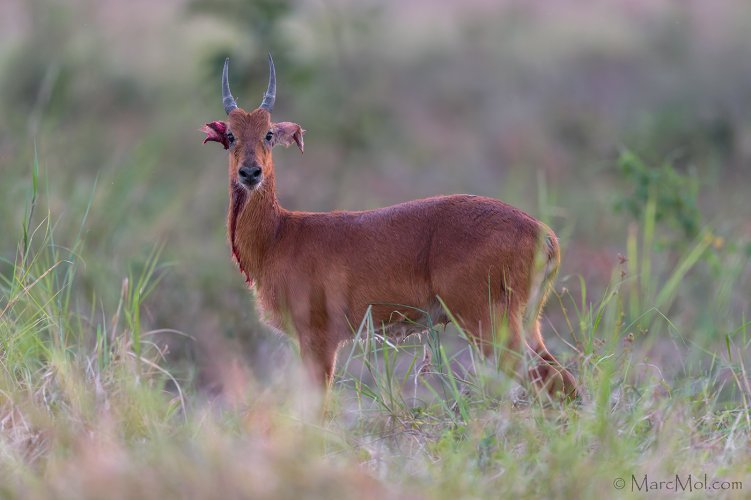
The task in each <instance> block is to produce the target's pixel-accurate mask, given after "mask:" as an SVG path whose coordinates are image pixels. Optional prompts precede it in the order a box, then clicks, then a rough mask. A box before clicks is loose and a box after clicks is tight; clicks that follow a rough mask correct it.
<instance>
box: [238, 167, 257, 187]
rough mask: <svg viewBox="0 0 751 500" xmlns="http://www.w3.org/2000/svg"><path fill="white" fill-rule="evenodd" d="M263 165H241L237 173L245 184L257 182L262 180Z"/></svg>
mask: <svg viewBox="0 0 751 500" xmlns="http://www.w3.org/2000/svg"><path fill="white" fill-rule="evenodd" d="M262 173H263V171H262V170H261V167H241V168H240V170H238V172H237V175H238V176H239V177H240V180H241V181H242V182H244V183H245V184H257V183H258V182H259V181H260V180H261V174H262Z"/></svg>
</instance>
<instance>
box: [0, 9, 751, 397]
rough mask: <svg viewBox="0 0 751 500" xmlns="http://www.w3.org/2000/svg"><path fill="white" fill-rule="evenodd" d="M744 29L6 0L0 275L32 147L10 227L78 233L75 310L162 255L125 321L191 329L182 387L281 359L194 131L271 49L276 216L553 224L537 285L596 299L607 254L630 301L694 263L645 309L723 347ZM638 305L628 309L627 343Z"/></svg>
mask: <svg viewBox="0 0 751 500" xmlns="http://www.w3.org/2000/svg"><path fill="white" fill-rule="evenodd" d="M748 26H751V6H749V4H748V2H746V1H744V0H734V1H726V2H722V3H721V4H717V3H715V2H702V1H684V2H651V1H646V0H645V1H622V2H608V3H600V2H585V4H582V3H581V2H574V1H571V0H556V1H545V2H526V1H525V2H522V1H510V0H505V1H487V0H468V1H465V2H461V4H459V3H456V2H450V1H439V2H436V1H433V0H430V1H428V0H414V1H411V2H395V1H386V2H384V1H362V2H350V1H346V0H332V1H326V2H318V1H308V0H300V1H295V0H260V1H255V2H246V1H244V0H168V1H160V2H152V1H148V0H131V1H129V2H121V1H115V0H111V1H93V0H68V1H62V0H4V1H3V2H2V3H1V4H0V116H2V120H0V175H1V177H0V178H1V179H2V180H1V181H0V200H2V203H0V257H2V259H0V274H5V275H8V274H10V273H11V272H12V271H11V269H12V266H13V262H14V261H15V260H16V257H17V255H18V252H19V248H18V242H19V241H20V240H21V235H22V227H23V224H22V222H23V221H24V220H25V219H26V218H27V217H28V212H29V210H30V204H29V200H30V193H31V190H32V176H33V170H34V167H33V166H34V161H35V155H36V157H37V159H38V162H39V165H40V168H41V170H40V178H41V181H40V186H42V187H41V190H42V192H41V193H40V195H39V197H38V203H37V207H36V208H35V213H34V214H32V222H33V223H32V224H31V226H32V228H33V227H34V226H35V225H36V224H39V222H40V221H41V220H42V219H43V218H44V217H46V216H49V218H50V220H51V222H52V224H53V225H54V226H55V235H56V241H55V244H56V245H58V246H60V247H61V248H66V247H71V246H73V245H74V243H75V242H76V241H78V240H77V238H78V236H77V235H79V234H81V247H80V248H78V247H77V248H78V251H79V254H80V256H81V258H82V267H81V268H80V269H79V270H78V282H77V283H78V285H77V287H76V289H75V293H74V297H73V303H74V304H75V307H76V308H78V309H80V310H83V311H88V310H91V309H92V308H93V309H94V310H97V311H102V313H103V314H105V313H106V314H108V315H111V314H112V313H113V312H114V311H115V309H116V307H117V304H118V300H119V298H120V290H121V287H120V283H121V281H122V280H123V278H124V277H127V276H129V275H131V276H133V275H138V274H139V273H141V272H142V271H143V270H144V269H145V268H147V267H148V265H149V262H150V260H149V259H150V256H151V255H152V253H153V251H154V249H155V248H158V249H161V254H160V259H159V265H158V266H157V269H156V271H155V273H156V275H157V276H158V278H159V280H160V281H159V284H158V286H157V287H156V288H155V290H154V292H153V293H152V294H151V295H150V296H149V297H148V300H146V302H145V311H144V315H143V317H142V318H141V320H142V321H144V322H146V324H147V325H148V326H149V327H151V328H153V329H159V328H170V329H175V330H179V331H181V332H184V333H186V334H188V335H190V336H192V337H194V338H196V339H197V342H192V341H182V340H181V341H177V340H174V339H173V338H172V337H169V336H167V337H168V338H170V339H172V340H170V342H172V344H171V349H172V352H171V358H170V359H171V362H172V363H174V364H175V365H176V366H181V367H182V371H181V372H180V373H181V377H183V378H187V379H190V378H191V377H196V378H195V380H198V381H199V382H200V383H201V384H204V385H205V386H208V387H213V386H217V387H218V386H221V384H222V382H221V374H217V373H215V371H216V368H215V365H222V364H223V363H222V362H218V363H217V362H212V359H213V360H222V359H226V357H227V356H231V355H232V356H237V357H239V359H241V360H243V361H242V362H243V363H244V364H248V365H250V366H252V367H254V369H257V370H256V371H257V374H258V375H261V376H262V375H263V374H264V373H267V372H268V371H269V367H271V366H274V365H276V364H277V363H278V361H279V358H280V357H284V356H286V355H287V354H286V353H287V351H288V350H287V349H286V348H285V347H280V346H283V345H284V342H283V341H282V340H280V339H279V338H277V337H275V336H274V335H272V334H269V333H268V332H266V330H265V329H264V327H263V326H261V325H260V324H259V323H258V320H257V318H256V315H255V313H254V309H253V307H252V306H251V298H250V294H249V293H247V292H246V291H245V290H244V284H243V279H242V278H241V276H240V275H239V273H237V272H236V270H235V269H234V266H233V264H232V263H231V261H230V257H229V251H228V248H227V244H226V235H225V226H224V214H225V210H226V204H227V194H226V182H227V180H226V167H225V165H226V156H225V154H224V152H223V151H221V150H220V149H218V148H216V147H213V146H208V147H207V146H202V145H201V141H202V136H201V134H200V133H199V132H198V129H199V128H200V127H201V125H202V124H203V123H205V122H207V121H212V120H216V119H222V118H223V112H222V107H221V102H220V101H221V99H220V89H219V77H220V65H221V61H222V60H223V59H224V57H226V56H230V57H231V58H232V67H231V68H232V69H231V78H232V88H233V91H234V94H235V95H236V96H237V98H238V101H239V103H240V105H241V106H245V107H254V106H255V105H257V103H258V102H260V98H261V96H262V92H263V89H264V87H265V82H266V65H265V55H266V53H267V52H269V51H270V52H272V53H273V55H274V57H275V60H276V66H277V72H278V79H279V89H278V100H277V107H276V109H275V117H276V118H277V119H278V120H291V121H295V122H298V123H300V124H301V125H302V126H303V127H304V128H306V129H307V130H308V133H307V135H306V145H307V148H306V153H305V155H304V156H300V155H299V154H297V153H296V152H295V151H292V150H289V151H278V152H277V153H276V164H277V171H278V187H279V196H280V199H281V202H282V204H283V205H284V206H285V207H287V208H290V209H303V210H330V209H335V208H339V209H367V208H374V207H378V206H382V205H386V204H392V203H397V202H401V201H405V200H409V199H413V198H417V197H423V196H428V195H434V194H441V193H456V192H467V193H475V194H481V195H487V196H492V197H498V198H501V199H503V200H505V201H507V202H509V203H512V204H515V205H517V206H519V207H521V208H523V209H525V210H526V211H528V212H529V213H531V214H532V215H534V216H537V217H539V218H542V219H543V220H545V221H546V222H547V223H548V224H550V225H551V226H552V227H553V228H554V229H555V230H556V232H557V233H558V234H559V235H560V237H561V240H562V246H563V248H564V258H563V268H562V273H561V278H560V279H559V282H558V288H559V290H560V289H562V288H566V289H567V290H569V291H570V292H571V293H572V295H573V296H578V295H579V293H580V288H581V284H580V281H579V279H578V277H579V276H581V277H583V278H584V280H585V282H586V283H588V286H589V289H590V292H592V291H596V292H598V293H599V291H603V290H605V288H606V287H607V286H608V283H609V282H610V279H611V274H612V273H613V269H614V268H618V266H619V265H620V266H621V268H623V269H625V270H624V271H623V272H624V277H625V278H626V279H627V280H630V281H629V282H628V283H629V286H631V287H640V289H643V290H644V291H646V292H649V290H650V286H651V285H650V283H654V282H656V281H658V280H663V279H665V278H667V276H660V273H661V272H663V271H662V270H664V269H673V266H674V265H675V264H676V263H679V262H680V259H681V256H683V255H685V252H686V251H689V250H690V249H692V248H699V250H698V251H697V257H696V260H695V262H692V263H691V264H692V265H691V266H690V269H688V270H687V271H686V273H685V275H683V276H682V278H684V279H681V280H679V283H678V285H679V286H675V290H672V291H671V297H670V300H669V301H667V302H666V303H665V304H663V305H665V306H666V307H668V308H669V310H662V311H661V312H662V313H665V314H669V315H670V318H671V321H672V324H673V326H674V327H675V328H679V329H680V330H681V331H683V332H689V333H688V334H689V335H691V333H690V332H700V333H697V334H696V336H695V338H692V342H696V343H697V344H699V345H707V344H711V343H713V342H718V341H719V342H722V341H723V339H724V335H725V334H726V333H727V332H730V331H733V330H734V329H736V328H737V327H738V325H739V324H740V323H741V320H740V318H741V317H744V316H743V315H746V316H747V315H748V313H749V310H748V297H749V296H750V293H751V285H750V283H751V280H749V278H751V270H750V269H749V265H748V262H749V255H751V246H750V245H749V241H751V222H750V221H751V218H749V215H751V210H749V201H748V195H749V188H750V187H751V183H750V182H749V165H751V56H750V54H751V32H749V30H748ZM650 207H651V208H650ZM85 216H86V217H85ZM645 218H646V220H648V221H650V224H652V225H653V228H652V229H653V232H647V233H643V232H642V230H641V229H639V228H640V227H641V225H642V223H643V222H644V220H645ZM84 219H85V222H83V223H82V221H84ZM34 222H35V223H36V224H35V223H34ZM629 237H630V238H631V246H632V248H631V252H630V253H629V248H627V246H628V245H629ZM642 240H645V241H642ZM697 241H698V242H699V243H701V242H707V244H705V245H701V246H700V247H695V245H696V244H697ZM637 247H638V249H639V250H640V251H639V252H635V251H634V249H636V248H637ZM642 249H644V250H645V251H649V252H651V251H652V250H653V249H654V250H655V252H656V253H655V257H654V258H655V259H656V261H655V262H652V263H650V264H649V265H648V266H646V267H645V266H643V265H642V264H641V263H640V262H639V259H640V256H642V253H641V250H642ZM620 256H626V257H623V258H627V259H630V261H629V262H627V263H625V264H624V263H623V262H621V261H619V258H621V257H620ZM621 260H622V259H621ZM629 273H631V274H630V275H628V274H629ZM645 273H646V274H645ZM627 275H628V276H627ZM687 277H691V279H687ZM653 292H654V293H655V294H656V293H657V290H653ZM644 296H645V297H649V293H646V294H645V295H644ZM654 298H655V300H657V298H658V297H656V296H655V297H654ZM662 299H665V297H662ZM647 300H649V299H647ZM553 302H555V301H553ZM642 305H643V306H646V307H649V306H650V305H654V304H641V305H640V307H639V308H633V307H632V309H631V310H632V312H633V314H634V315H635V316H638V318H637V317H633V318H631V319H632V320H635V321H636V320H637V319H638V321H636V323H635V324H636V325H637V327H640V328H641V330H639V329H638V328H637V329H636V330H637V333H641V334H643V335H645V336H646V335H648V332H649V330H650V328H655V325H654V324H653V323H651V322H652V321H653V318H651V317H650V319H649V321H647V320H645V319H644V318H643V317H642V315H641V311H642V309H641V306H642ZM557 307H559V306H557V305H556V304H551V306H550V307H549V308H548V317H549V318H550V319H549V322H550V323H552V324H553V325H556V324H559V325H560V324H562V321H563V319H562V313H561V311H559V310H557V309H556V308H557ZM663 326H665V325H663ZM561 329H562V330H565V329H564V328H561ZM666 338H668V337H666ZM652 341H653V343H654V355H655V356H657V357H658V358H659V357H660V356H664V357H665V358H666V359H670V357H671V356H674V353H673V352H672V350H671V348H670V346H671V345H672V344H671V343H670V341H667V340H666V342H667V344H668V349H667V350H665V352H664V353H663V354H661V349H660V345H661V342H662V339H660V338H655V339H653V340H652ZM668 364H670V363H668ZM194 367H198V368H194ZM194 370H195V371H194Z"/></svg>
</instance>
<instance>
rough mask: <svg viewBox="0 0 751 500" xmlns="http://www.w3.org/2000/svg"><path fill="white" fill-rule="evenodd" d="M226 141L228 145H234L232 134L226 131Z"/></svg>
mask: <svg viewBox="0 0 751 500" xmlns="http://www.w3.org/2000/svg"><path fill="white" fill-rule="evenodd" d="M227 141H228V142H229V143H230V144H234V142H235V136H234V135H232V132H230V131H229V130H228V131H227Z"/></svg>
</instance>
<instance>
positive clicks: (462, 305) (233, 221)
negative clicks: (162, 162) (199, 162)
mask: <svg viewBox="0 0 751 500" xmlns="http://www.w3.org/2000/svg"><path fill="white" fill-rule="evenodd" d="M270 118H271V117H270V114H269V113H268V112H267V111H266V110H264V109H256V110H255V111H253V112H250V113H247V112H245V111H244V110H242V109H235V110H233V111H232V112H231V113H230V115H229V130H231V131H232V133H233V134H234V136H235V138H236V142H235V145H234V146H233V147H232V148H231V150H230V160H229V179H230V189H229V194H230V204H229V214H228V230H229V238H230V244H231V247H232V253H233V256H234V258H235V260H236V261H237V263H238V265H239V267H240V270H241V271H242V272H243V273H244V275H245V277H246V279H247V280H248V282H249V283H251V284H254V286H255V290H256V293H257V297H258V303H259V305H260V307H261V308H262V312H263V314H264V316H265V319H266V321H268V322H269V323H270V324H272V325H273V326H275V327H277V328H279V329H281V330H284V331H287V332H288V333H294V334H296V336H297V338H298V340H299V342H300V352H301V354H302V357H303V360H304V362H305V364H306V365H307V366H308V368H309V369H310V371H311V373H312V374H313V375H314V376H315V377H316V378H317V379H318V380H319V381H320V383H321V384H324V385H328V384H329V383H330V381H331V378H332V375H333V370H334V366H335V361H336V352H337V348H338V347H339V346H340V345H341V344H342V343H343V342H345V341H347V340H350V339H352V337H353V333H352V331H353V330H352V327H353V325H355V326H356V325H358V324H359V323H360V321H361V320H362V318H363V316H364V315H365V314H366V311H367V309H368V307H369V306H372V315H373V320H374V322H375V323H376V324H377V325H383V326H387V325H390V326H389V327H388V330H389V331H394V330H399V329H404V330H407V331H408V332H409V331H413V330H414V327H412V326H409V325H408V322H409V321H414V322H417V323H422V324H423V325H424V324H425V321H424V314H422V313H420V312H419V310H422V311H428V312H429V313H431V314H432V320H433V321H434V322H447V317H446V315H445V314H443V312H442V308H441V305H440V302H439V300H438V297H440V299H441V300H443V301H444V303H445V305H446V307H447V308H448V310H449V311H450V312H451V314H453V315H454V317H455V318H457V320H458V322H459V323H460V326H461V327H462V328H464V329H465V331H466V332H468V333H469V334H471V336H472V338H474V339H475V340H476V342H477V343H478V344H479V345H480V346H481V348H482V349H483V351H484V352H485V353H486V354H491V353H493V344H494V339H495V338H496V334H497V332H498V331H499V330H500V326H501V324H502V318H505V321H506V322H507V323H506V324H507V325H508V329H507V331H508V332H509V335H508V338H507V341H506V344H507V345H506V346H507V347H508V348H510V349H512V350H514V351H516V352H518V353H521V354H526V355H527V359H528V360H529V359H530V358H531V361H532V363H531V364H530V365H529V366H528V368H527V370H526V372H524V371H523V370H519V369H518V368H519V367H518V363H516V362H511V363H507V367H508V368H509V369H512V370H513V371H514V372H516V373H521V372H524V376H525V377H528V378H529V379H531V380H532V382H533V383H534V384H535V385H536V386H538V387H544V388H545V389H546V390H547V391H549V392H550V393H562V394H563V395H565V396H567V397H574V396H575V395H576V382H575V380H574V378H573V376H572V375H571V374H570V373H569V372H568V371H566V370H565V369H564V368H563V367H562V366H561V365H560V364H559V363H558V361H557V360H556V359H555V358H554V357H553V356H552V355H551V354H550V352H548V350H547V348H546V347H545V344H544V342H543V339H542V336H541V335H540V329H539V321H538V317H539V311H540V309H541V308H542V305H543V304H544V301H545V295H546V294H547V290H548V289H549V286H550V282H551V281H552V280H553V279H554V277H555V274H556V272H557V268H558V263H559V250H558V243H557V240H556V237H555V234H554V233H553V232H552V231H551V230H550V229H549V228H548V227H547V226H545V225H544V224H542V223H541V222H539V221H537V220H535V219H533V218H532V217H530V216H529V215H527V214H525V213H524V212H522V211H521V210H518V209H516V208H514V207H512V206H509V205H507V204H505V203H503V202H501V201H498V200H494V199H490V198H483V197H479V196H469V195H453V196H440V197H434V198H428V199H423V200H417V201H411V202H407V203H402V204H400V205H395V206H391V207H387V208H381V209H377V210H370V211H363V212H329V213H312V212H291V211H288V210H285V209H284V208H282V207H281V206H280V205H279V203H278V201H277V198H276V190H275V178H274V165H273V159H272V154H271V147H270V145H269V144H268V143H267V142H265V140H264V137H265V136H266V134H267V132H268V131H269V130H270V129H271V127H272V126H273V124H272V123H271V120H270ZM287 125H290V124H287ZM292 125H294V124H292ZM298 129H299V128H298ZM298 133H299V137H298V138H299V139H300V142H299V143H298V145H299V146H302V144H301V140H302V136H301V132H298ZM295 141H297V139H295ZM290 142H292V140H291V139H290V138H289V137H287V140H286V142H283V143H290ZM251 163H252V164H254V165H258V166H260V167H261V168H262V170H263V181H262V183H261V184H260V185H259V186H257V187H256V188H253V189H250V190H249V189H248V188H246V187H245V186H244V185H242V184H241V183H240V182H239V180H238V169H239V168H240V167H241V166H243V165H248V164H251ZM541 242H542V244H540V243H541ZM538 248H543V249H544V251H543V252H542V253H540V252H538ZM540 255H541V256H542V261H540ZM534 287H539V288H540V289H539V290H532V292H533V294H532V295H534V297H535V298H534V300H535V301H536V303H535V304H534V305H532V304H530V306H529V307H528V302H529V301H530V300H533V299H532V298H531V294H530V288H534ZM397 304H398V306H397ZM527 309H529V311H527ZM525 311H526V314H527V316H528V318H527V320H526V321H525V319H524V316H525ZM525 332H526V335H525Z"/></svg>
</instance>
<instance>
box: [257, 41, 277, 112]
mask: <svg viewBox="0 0 751 500" xmlns="http://www.w3.org/2000/svg"><path fill="white" fill-rule="evenodd" d="M275 100H276V70H274V60H273V59H272V58H271V53H269V86H268V88H267V89H266V93H265V94H264V95H263V101H261V106H260V107H261V108H263V109H265V110H267V111H268V112H269V113H271V110H272V109H274V101H275Z"/></svg>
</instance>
